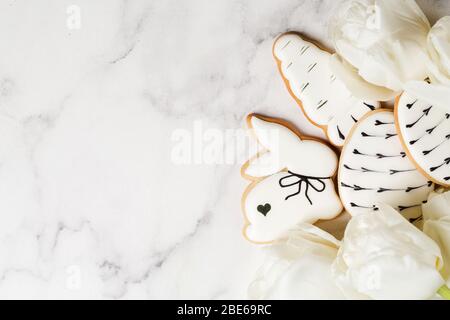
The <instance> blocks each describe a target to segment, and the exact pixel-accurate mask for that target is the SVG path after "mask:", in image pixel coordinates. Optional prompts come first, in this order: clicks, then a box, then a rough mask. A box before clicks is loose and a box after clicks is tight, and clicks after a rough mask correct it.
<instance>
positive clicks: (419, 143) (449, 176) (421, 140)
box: [396, 91, 450, 186]
mask: <svg viewBox="0 0 450 320" xmlns="http://www.w3.org/2000/svg"><path fill="white" fill-rule="evenodd" d="M396 112H397V120H398V127H399V129H400V134H401V136H402V139H403V142H404V145H405V147H406V148H407V149H408V152H409V155H410V156H411V158H412V159H413V160H414V162H415V163H416V164H417V165H418V166H419V167H420V168H421V169H422V170H423V171H424V172H425V173H426V174H427V175H428V177H430V179H432V180H433V181H435V182H436V183H439V184H441V185H447V186H449V185H450V113H449V112H446V110H445V109H443V108H438V107H436V106H434V105H433V104H432V103H430V102H427V101H425V100H422V99H419V98H418V97H417V96H416V95H415V94H413V93H411V92H407V91H405V92H404V93H403V94H402V96H401V97H400V99H399V101H398V104H397V107H396Z"/></svg>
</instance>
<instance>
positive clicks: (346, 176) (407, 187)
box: [338, 109, 434, 221]
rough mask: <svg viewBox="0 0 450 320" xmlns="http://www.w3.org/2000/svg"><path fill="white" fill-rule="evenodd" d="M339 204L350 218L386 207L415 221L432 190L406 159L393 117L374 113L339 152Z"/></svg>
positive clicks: (360, 123) (385, 111)
mask: <svg viewBox="0 0 450 320" xmlns="http://www.w3.org/2000/svg"><path fill="white" fill-rule="evenodd" d="M338 184H339V191H340V196H341V200H342V202H343V204H344V206H345V208H346V209H347V211H348V212H349V213H350V214H351V215H357V214H359V213H362V212H367V210H373V211H377V210H378V204H380V203H383V204H388V205H390V206H392V207H394V208H395V209H397V210H399V211H400V212H401V213H402V214H403V215H404V216H405V217H407V218H409V219H410V220H411V221H415V220H416V219H419V218H420V217H421V213H422V212H421V205H422V204H423V203H425V202H426V200H427V199H428V195H429V193H430V192H431V191H432V190H433V188H434V185H433V183H432V182H431V181H430V180H429V179H427V178H426V177H424V176H423V175H422V174H421V173H420V172H419V171H418V170H417V169H416V168H415V166H414V164H413V163H412V162H411V161H410V160H409V159H408V157H407V155H406V152H405V151H404V148H403V146H402V144H401V142H400V138H399V137H398V135H397V132H396V127H395V117H394V113H393V112H392V111H390V110H383V109H380V110H377V111H373V112H371V113H369V114H368V115H367V116H365V117H364V118H363V119H361V120H360V122H359V123H358V124H357V125H356V126H355V127H354V129H353V130H352V132H351V133H350V135H349V137H348V140H347V142H346V144H345V145H344V148H343V150H342V155H341V160H340V163H339V177H338Z"/></svg>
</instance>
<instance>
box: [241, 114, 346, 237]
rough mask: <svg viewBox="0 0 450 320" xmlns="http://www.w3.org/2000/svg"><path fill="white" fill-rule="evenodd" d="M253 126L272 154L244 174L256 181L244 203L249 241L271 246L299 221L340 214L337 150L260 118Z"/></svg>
mask: <svg viewBox="0 0 450 320" xmlns="http://www.w3.org/2000/svg"><path fill="white" fill-rule="evenodd" d="M250 124H251V127H252V128H253V131H254V133H255V135H256V137H257V139H258V141H259V142H260V143H261V144H262V145H263V146H264V147H265V148H267V149H268V151H267V152H266V153H264V154H263V155H261V156H260V157H257V158H255V159H253V160H251V161H250V162H249V164H248V167H247V168H246V170H245V174H246V175H248V176H251V177H254V178H253V180H255V181H254V182H253V183H252V184H251V185H250V186H249V188H248V189H247V190H246V192H245V195H244V199H243V201H244V213H245V216H246V219H247V225H246V227H245V235H246V237H247V238H248V239H249V240H251V241H254V242H259V243H262V242H271V241H274V240H277V239H279V238H280V237H282V236H283V235H284V234H286V232H288V231H289V230H291V229H293V228H295V227H296V225H298V224H299V223H302V222H308V223H314V222H316V221H318V220H326V219H332V218H334V217H336V216H337V215H339V213H340V212H341V211H342V204H341V202H340V200H339V197H338V195H337V193H336V190H335V186H334V182H333V179H332V176H333V175H334V174H335V172H336V168H337V165H338V161H337V156H336V154H335V153H334V151H333V150H332V149H331V148H330V147H328V146H326V145H325V144H323V143H321V142H318V141H313V140H302V139H301V138H300V137H299V136H298V135H297V134H296V133H294V132H293V131H291V130H290V129H289V128H287V127H285V126H283V125H281V124H277V123H274V122H270V121H265V120H263V119H260V118H258V117H256V116H253V117H252V118H251V119H250ZM263 160H264V161H263ZM271 170H273V172H271ZM270 174H271V175H270ZM256 177H262V179H257V178H256Z"/></svg>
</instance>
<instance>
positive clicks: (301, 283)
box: [249, 224, 345, 300]
mask: <svg viewBox="0 0 450 320" xmlns="http://www.w3.org/2000/svg"><path fill="white" fill-rule="evenodd" d="M338 247H339V241H338V240H336V239H335V238H334V237H333V236H331V235H330V234H328V233H327V232H325V231H323V230H321V229H319V228H317V227H315V226H313V225H309V224H301V225H299V226H298V229H296V230H295V231H292V232H291V233H290V234H289V235H288V237H287V239H286V240H283V241H279V242H278V243H276V244H274V245H272V246H271V247H269V248H268V253H269V254H268V259H267V261H266V262H265V263H264V264H263V266H262V267H261V268H260V269H259V271H258V273H257V276H256V278H255V280H254V281H253V282H252V283H251V284H250V286H249V298H250V299H275V300H278V299H283V300H284V299H286V300H287V299H294V300H329V299H333V300H341V299H345V297H344V295H343V294H342V292H341V291H340V289H339V288H338V287H337V286H336V285H335V283H334V281H333V277H332V273H331V264H332V263H333V260H334V259H335V258H336V254H337V251H338Z"/></svg>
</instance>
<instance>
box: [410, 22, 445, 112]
mask: <svg viewBox="0 0 450 320" xmlns="http://www.w3.org/2000/svg"><path fill="white" fill-rule="evenodd" d="M427 50H428V59H427V60H426V61H427V68H428V76H429V78H430V80H431V84H429V83H427V82H424V81H412V82H410V83H408V84H407V85H406V87H405V88H406V89H407V90H408V91H411V92H414V93H415V94H416V95H417V96H418V97H419V98H422V99H424V100H426V101H429V102H430V103H432V104H434V105H437V106H440V107H444V108H447V109H448V110H450V103H449V100H450V16H447V17H443V18H441V19H440V20H439V21H438V22H437V23H436V24H435V25H434V26H433V28H431V31H430V33H429V34H428V44H427Z"/></svg>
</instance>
